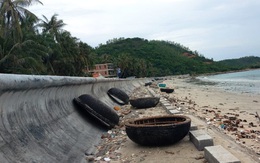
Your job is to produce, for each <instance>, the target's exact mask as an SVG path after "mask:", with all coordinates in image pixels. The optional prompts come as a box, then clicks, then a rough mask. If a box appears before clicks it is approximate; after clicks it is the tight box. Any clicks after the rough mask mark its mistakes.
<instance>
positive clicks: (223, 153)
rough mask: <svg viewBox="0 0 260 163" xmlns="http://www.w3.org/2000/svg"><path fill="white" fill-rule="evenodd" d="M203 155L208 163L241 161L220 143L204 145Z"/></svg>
mask: <svg viewBox="0 0 260 163" xmlns="http://www.w3.org/2000/svg"><path fill="white" fill-rule="evenodd" d="M204 157H205V159H206V160H207V161H208V162H209V163H241V161H240V160H238V159H237V158H236V157H235V156H234V155H232V154H231V153H230V152H229V151H228V150H226V149H225V148H223V147H222V146H221V145H216V146H210V147H205V148H204Z"/></svg>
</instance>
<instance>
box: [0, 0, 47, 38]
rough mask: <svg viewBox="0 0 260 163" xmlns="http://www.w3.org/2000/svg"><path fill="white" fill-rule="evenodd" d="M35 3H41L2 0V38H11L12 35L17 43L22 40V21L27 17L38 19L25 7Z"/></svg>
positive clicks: (0, 30)
mask: <svg viewBox="0 0 260 163" xmlns="http://www.w3.org/2000/svg"><path fill="white" fill-rule="evenodd" d="M33 3H40V4H42V2H41V1H39V0H2V2H0V27H1V28H0V36H1V37H2V38H7V37H10V35H11V34H12V36H13V39H14V41H15V42H19V41H21V40H22V37H23V34H22V30H21V21H22V20H23V19H24V18H25V15H26V14H27V15H31V16H33V17H36V16H35V15H34V14H33V13H32V12H30V11H29V10H27V9H26V8H25V7H28V6H30V5H32V4H33Z"/></svg>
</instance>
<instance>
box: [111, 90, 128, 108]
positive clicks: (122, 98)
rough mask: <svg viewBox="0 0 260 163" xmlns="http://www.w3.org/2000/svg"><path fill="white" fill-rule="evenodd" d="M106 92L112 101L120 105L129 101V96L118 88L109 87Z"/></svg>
mask: <svg viewBox="0 0 260 163" xmlns="http://www.w3.org/2000/svg"><path fill="white" fill-rule="evenodd" d="M107 94H108V96H109V97H110V98H111V99H112V100H113V101H114V102H116V103H118V104H120V105H125V104H128V102H129V96H128V95H127V94H126V93H125V92H124V91H123V90H121V89H119V88H110V89H109V90H108V91H107Z"/></svg>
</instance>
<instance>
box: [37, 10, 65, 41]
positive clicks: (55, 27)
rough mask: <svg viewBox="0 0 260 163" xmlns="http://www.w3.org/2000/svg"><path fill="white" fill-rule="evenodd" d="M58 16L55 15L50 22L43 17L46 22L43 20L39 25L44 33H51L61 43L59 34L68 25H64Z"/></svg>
mask: <svg viewBox="0 0 260 163" xmlns="http://www.w3.org/2000/svg"><path fill="white" fill-rule="evenodd" d="M57 16H58V14H54V15H53V16H52V17H51V19H50V20H48V18H47V17H46V16H44V15H43V18H44V20H41V23H40V24H39V25H38V26H39V27H42V28H43V33H49V34H51V35H52V36H53V38H54V40H55V41H57V42H59V41H60V37H59V32H61V29H62V28H63V27H64V26H65V25H66V24H65V23H63V20H58V18H57Z"/></svg>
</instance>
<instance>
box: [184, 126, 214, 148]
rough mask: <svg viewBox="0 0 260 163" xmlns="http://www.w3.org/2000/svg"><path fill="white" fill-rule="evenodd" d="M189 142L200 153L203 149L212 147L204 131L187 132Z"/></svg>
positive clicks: (209, 137)
mask: <svg viewBox="0 0 260 163" xmlns="http://www.w3.org/2000/svg"><path fill="white" fill-rule="evenodd" d="M189 136H190V141H191V142H192V143H193V144H194V145H195V147H196V148H197V149H198V150H199V151H202V150H204V147H207V146H213V139H212V137H211V136H209V135H208V134H207V133H206V132H205V131H204V130H193V131H190V132H189Z"/></svg>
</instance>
